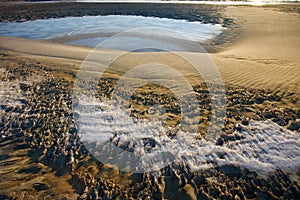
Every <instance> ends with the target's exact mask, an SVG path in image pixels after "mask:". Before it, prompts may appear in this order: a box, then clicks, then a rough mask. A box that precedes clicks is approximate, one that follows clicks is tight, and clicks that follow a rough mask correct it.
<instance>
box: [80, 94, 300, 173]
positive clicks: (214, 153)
mask: <svg viewBox="0 0 300 200" xmlns="http://www.w3.org/2000/svg"><path fill="white" fill-rule="evenodd" d="M95 108H97V109H95ZM75 111H76V112H78V114H79V116H80V117H79V120H78V122H79V124H80V125H79V127H80V129H79V133H80V136H81V140H82V141H84V142H97V143H98V144H99V143H103V142H107V141H115V140H118V142H119V144H120V143H121V144H123V146H124V145H127V147H128V148H130V149H133V152H132V153H133V154H137V155H138V156H140V158H141V163H136V164H137V165H139V166H140V165H142V167H145V168H146V167H152V168H153V169H157V170H158V169H159V167H161V165H160V164H161V163H160V160H159V159H157V160H156V159H155V158H156V157H157V158H161V157H160V155H161V153H162V151H163V152H168V153H170V154H172V156H173V158H174V160H173V161H174V162H175V163H185V164H186V165H188V166H189V167H190V168H191V169H192V170H200V169H207V168H213V167H216V166H221V165H227V164H233V165H236V166H241V167H245V168H248V169H250V170H256V171H257V172H262V173H268V172H270V171H272V170H275V169H278V168H280V169H293V168H294V167H298V166H299V165H300V139H299V133H297V132H293V131H289V130H287V129H284V128H282V127H280V126H279V125H277V124H275V123H273V122H271V121H250V123H249V125H248V126H245V127H243V129H242V131H240V132H237V133H236V134H239V135H241V136H242V137H241V138H242V139H241V140H236V141H228V142H227V143H225V144H224V145H223V146H218V145H216V144H214V143H212V142H210V141H206V140H199V139H195V137H196V135H197V134H196V133H188V132H183V131H178V132H177V134H176V136H175V137H172V138H170V137H168V136H167V134H166V132H167V131H168V127H163V126H162V122H159V121H151V122H149V121H137V120H135V119H133V118H131V117H129V113H128V112H127V111H124V110H122V109H120V108H118V107H117V106H116V104H111V102H101V103H96V101H90V100H88V99H84V98H81V101H80V102H79V105H78V106H77V107H76V108H75ZM144 138H150V139H151V140H152V141H155V143H156V145H155V147H152V148H151V149H150V150H149V149H148V150H145V144H144V143H142V142H139V141H140V140H142V139H144ZM124 151H125V150H124ZM173 161H172V162H173Z"/></svg>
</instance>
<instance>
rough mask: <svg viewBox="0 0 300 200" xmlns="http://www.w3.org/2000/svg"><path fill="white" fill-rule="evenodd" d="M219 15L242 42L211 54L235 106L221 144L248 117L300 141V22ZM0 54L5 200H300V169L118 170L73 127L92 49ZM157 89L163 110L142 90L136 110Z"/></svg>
mask: <svg viewBox="0 0 300 200" xmlns="http://www.w3.org/2000/svg"><path fill="white" fill-rule="evenodd" d="M223 9H224V10H223ZM220 13H221V14H220V15H222V16H225V17H228V18H230V19H233V20H234V24H236V25H237V26H236V27H232V29H234V30H232V32H230V31H229V33H232V34H236V33H237V34H238V35H237V37H234V38H235V39H234V40H233V41H231V42H230V43H228V42H227V43H226V42H225V44H222V45H221V46H218V47H217V48H216V49H217V50H218V51H217V52H215V53H211V54H209V55H210V56H211V58H212V60H213V61H214V62H215V63H216V66H217V67H218V69H219V71H220V73H221V75H222V78H223V81H224V83H225V90H226V95H227V100H228V102H227V105H226V106H227V113H226V124H225V125H224V126H225V127H224V132H223V133H222V134H221V135H220V136H219V138H218V140H217V144H216V145H217V146H224V145H226V144H228V143H231V142H234V141H242V139H243V131H244V130H247V126H248V124H249V121H250V119H252V120H260V121H264V120H270V121H273V122H274V123H276V124H278V125H279V126H280V127H282V128H283V129H288V130H290V131H294V132H296V133H299V118H300V116H299V112H300V111H299V105H300V102H299V91H300V90H299V89H300V88H299V87H300V86H299V80H300V73H299V72H300V69H299V64H300V60H299V58H298V50H299V46H300V44H299V42H300V41H299V39H298V35H297V33H299V29H300V23H299V18H300V16H299V15H298V14H294V13H287V12H282V11H277V10H276V11H274V10H273V9H271V8H265V7H249V6H226V7H224V8H222V11H220ZM0 48H1V55H0V59H1V70H2V71H1V82H2V86H1V87H2V88H6V90H2V91H5V92H4V93H3V94H1V95H3V96H2V97H1V110H0V111H1V124H2V125H1V137H2V138H1V140H0V145H1V147H0V148H1V153H0V156H1V157H0V163H1V165H0V177H1V179H2V180H5V181H1V182H0V194H1V195H6V197H7V198H9V197H13V198H17V199H18V198H19V199H24V198H30V197H33V198H49V199H61V198H63V197H65V198H67V199H74V198H79V199H88V198H95V197H102V198H105V197H107V198H112V199H115V198H119V199H130V198H131V199H136V198H142V199H144V198H150V199H162V198H165V199H205V198H207V199H211V198H217V199H218V198H219V199H224V198H228V199H254V198H258V199H259V198H264V199H280V198H285V199H286V198H288V199H297V196H299V166H298V167H296V169H292V170H287V169H286V170H280V169H278V170H275V171H272V172H271V173H270V174H264V175H263V174H260V173H258V172H256V171H255V170H249V169H247V168H245V167H242V166H233V165H225V166H215V168H210V169H207V170H200V171H198V172H191V171H190V169H188V168H187V167H186V166H185V165H175V164H173V165H170V166H168V167H166V168H164V169H163V170H161V171H160V172H159V176H156V175H154V174H149V173H145V174H130V173H123V172H119V171H118V170H115V169H111V168H110V167H109V166H106V165H103V164H101V163H99V162H98V161H97V160H95V159H94V158H93V157H91V156H90V155H89V154H88V153H87V151H86V149H85V147H84V146H83V145H82V144H81V142H80V140H79V138H78V137H77V136H76V128H75V125H74V116H73V113H72V99H71V92H72V87H73V84H74V78H75V77H76V72H77V70H78V69H79V67H80V64H81V63H82V61H83V60H84V59H85V58H86V56H87V54H88V53H89V51H90V49H89V48H83V47H73V46H67V45H61V44H53V43H50V42H44V41H32V40H26V39H15V38H9V37H0ZM98 51H102V52H105V55H106V56H105V57H101V59H102V61H103V63H105V62H107V61H108V60H110V59H112V58H113V57H114V55H115V54H116V51H112V50H105V49H101V50H98ZM187 54H188V53H187ZM102 55H103V53H102ZM159 56H161V57H163V58H164V61H165V62H166V63H168V62H169V63H170V64H171V63H172V59H173V55H172V54H170V53H163V54H162V53H130V54H128V57H127V58H126V59H125V60H122V62H121V63H119V64H118V63H116V65H115V66H114V67H116V68H115V69H118V73H116V72H115V71H114V70H112V71H111V72H110V74H109V76H108V77H107V78H106V79H104V80H101V81H100V86H102V87H105V88H110V87H111V86H112V85H113V83H114V81H116V80H117V79H118V78H119V75H118V74H120V73H121V74H122V71H126V70H128V69H129V68H130V66H131V65H136V64H137V62H138V61H141V59H144V62H146V61H147V59H148V60H151V58H152V57H159ZM174 67H175V68H177V69H179V70H180V72H181V74H183V75H184V76H185V77H187V79H188V80H189V81H190V83H191V84H192V85H193V86H194V89H195V91H196V93H197V94H198V95H199V97H201V98H200V99H201V100H203V102H206V98H207V96H206V93H207V88H205V85H203V83H202V81H201V79H199V78H200V77H199V76H198V75H195V74H193V72H192V71H190V66H189V65H188V64H185V63H182V62H180V63H179V65H178V63H177V65H176V63H175V64H174ZM151 87H152V88H151ZM151 89H154V90H155V91H158V92H157V93H158V94H155V96H156V97H158V100H159V101H160V102H161V100H163V99H166V96H165V95H166V94H167V93H166V92H165V91H164V89H162V88H156V86H155V85H151V86H149V88H141V89H140V91H138V92H137V94H136V97H135V98H134V99H136V101H132V102H131V103H132V105H145V104H146V103H149V102H147V101H146V100H147V99H150V101H153V102H151V103H154V104H155V103H157V102H155V101H156V100H155V99H151V95H153V93H151V92H149V93H148V90H149V91H151ZM104 91H105V92H103V95H104V96H109V95H110V90H109V89H108V90H104ZM145 95H146V96H145ZM147 95H148V96H147ZM3 97H4V98H3ZM170 99H171V100H170V101H167V102H162V103H163V105H166V107H168V106H170V105H171V107H172V108H175V109H170V111H169V112H168V113H167V115H168V117H170V119H171V120H170V121H172V120H173V121H176V120H178V118H179V115H178V112H177V111H176V107H174V105H175V104H172V98H171V97H170ZM208 100H209V99H208ZM16 102H17V103H16ZM202 106H203V107H200V109H203V110H209V106H210V105H209V104H205V103H204V104H202ZM133 107H134V106H133ZM143 109H145V110H147V109H148V108H147V107H143V106H142V107H137V109H133V110H131V111H132V113H135V115H134V116H133V117H135V118H137V119H139V118H143V117H147V116H146V115H145V112H144V110H143ZM207 115H208V113H204V114H203V119H202V120H203V121H202V123H201V127H203V128H204V129H205V127H206V123H207V121H208V120H209V119H208V117H207ZM48 122H51V123H48ZM175 124H176V123H175ZM67 146H68V147H69V146H70V148H66V147H67ZM19 185H20V186H19ZM175 191H176V192H175ZM3 197H4V196H3Z"/></svg>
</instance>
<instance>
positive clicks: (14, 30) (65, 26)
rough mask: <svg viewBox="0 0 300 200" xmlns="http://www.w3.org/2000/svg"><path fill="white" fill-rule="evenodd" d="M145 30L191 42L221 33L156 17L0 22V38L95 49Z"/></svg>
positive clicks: (216, 28) (211, 27) (209, 27)
mask: <svg viewBox="0 0 300 200" xmlns="http://www.w3.org/2000/svg"><path fill="white" fill-rule="evenodd" d="M149 28H153V29H156V30H158V32H159V30H162V32H164V33H162V34H163V35H164V36H167V37H172V38H174V37H175V38H185V39H187V40H192V41H204V40H207V39H211V38H212V37H214V36H215V35H217V34H219V33H221V31H222V26H221V25H218V24H216V25H213V24H203V23H201V22H188V21H186V20H174V19H166V18H158V17H142V16H122V15H108V16H85V17H67V18H61V19H46V20H35V21H27V22H24V23H17V22H9V23H1V24H0V35H2V36H12V37H21V38H29V39H52V40H56V39H57V40H59V41H60V42H63V43H67V44H71V45H79V46H88V47H95V46H97V45H98V44H99V43H101V42H102V41H104V40H105V39H107V38H109V37H111V36H113V35H115V34H116V33H122V32H124V31H127V32H128V31H131V32H135V31H134V30H135V29H137V30H138V32H139V33H142V32H143V29H145V33H146V32H147V30H149ZM166 33H167V35H166ZM174 33H175V34H174ZM146 39H147V38H146ZM140 42H142V43H144V42H146V43H147V42H152V41H147V40H142V41H140ZM121 49H122V48H121Z"/></svg>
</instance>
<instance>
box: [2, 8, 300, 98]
mask: <svg viewBox="0 0 300 200" xmlns="http://www.w3.org/2000/svg"><path fill="white" fill-rule="evenodd" d="M225 10H226V11H225V15H227V16H228V17H231V18H233V19H235V20H236V21H237V22H238V23H239V24H240V27H239V28H238V37H237V38H236V39H235V41H233V42H232V43H230V44H227V45H224V47H223V48H221V50H219V52H217V53H211V54H209V55H210V56H211V58H212V60H213V61H214V62H215V64H216V66H217V67H218V69H219V71H220V72H221V75H222V78H223V81H224V82H225V83H226V84H233V85H238V86H243V87H251V88H260V89H271V90H278V91H285V92H288V91H291V92H296V93H298V92H299V91H300V90H299V89H300V88H299V87H300V86H299V80H300V73H299V72H300V68H299V65H300V57H299V52H298V51H299V46H300V40H299V36H298V33H299V32H300V23H299V18H300V17H299V15H298V14H293V13H285V12H280V11H274V10H272V9H267V8H263V7H250V6H242V7H241V6H238V7H237V6H230V7H226V9H225ZM0 47H1V49H7V50H12V51H15V52H20V53H23V54H29V55H38V56H43V57H51V59H57V58H60V59H61V58H63V59H68V60H75V61H83V60H84V59H85V58H86V56H87V55H88V53H89V52H90V51H91V49H89V48H84V47H73V46H72V47H71V46H67V45H60V44H52V43H48V42H44V41H32V40H27V39H16V38H9V37H1V39H0ZM103 51H105V52H104V53H102V54H101V55H105V56H106V57H102V58H101V59H103V62H104V63H105V62H107V61H109V59H111V58H114V55H115V54H114V51H110V50H103ZM138 54H139V55H133V57H135V56H138V60H141V59H145V62H146V61H147V58H149V57H152V56H155V54H157V53H138ZM151 54H152V55H151ZM153 54H154V55H153ZM158 54H161V53H158ZM163 57H164V58H165V60H172V55H163ZM168 58H170V59H168ZM133 59H134V58H133ZM129 60H132V59H129ZM100 62H101V61H100ZM141 62H143V61H141ZM169 62H170V63H171V61H169ZM78 64H80V62H79V63H77V67H78V66H79V65H78ZM180 64H181V66H180V67H181V68H183V69H184V68H186V69H188V70H190V67H187V64H184V65H182V63H180ZM124 70H126V69H124ZM183 71H184V70H183ZM298 94H299V93H298Z"/></svg>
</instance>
